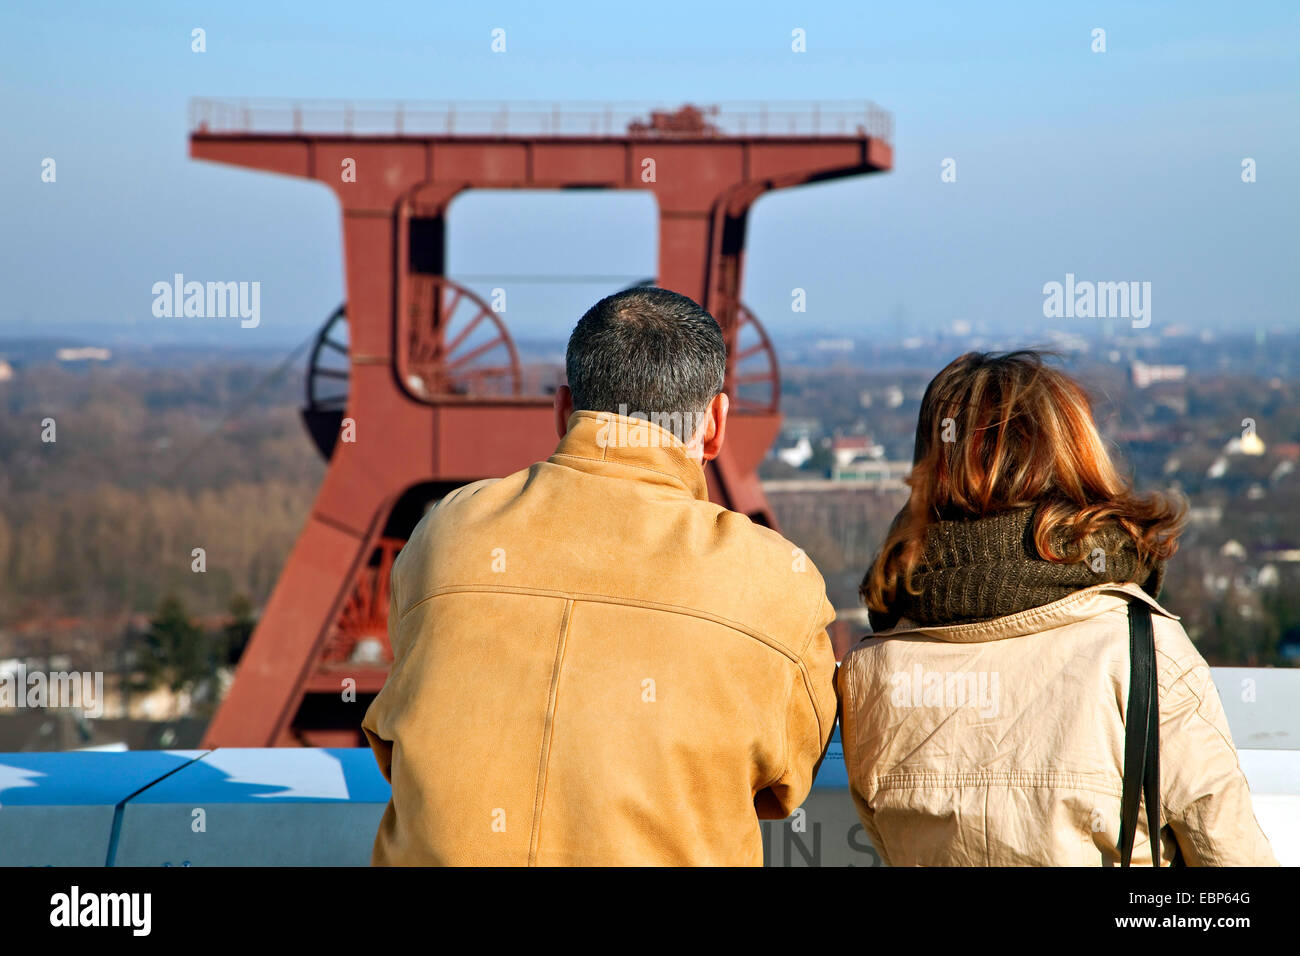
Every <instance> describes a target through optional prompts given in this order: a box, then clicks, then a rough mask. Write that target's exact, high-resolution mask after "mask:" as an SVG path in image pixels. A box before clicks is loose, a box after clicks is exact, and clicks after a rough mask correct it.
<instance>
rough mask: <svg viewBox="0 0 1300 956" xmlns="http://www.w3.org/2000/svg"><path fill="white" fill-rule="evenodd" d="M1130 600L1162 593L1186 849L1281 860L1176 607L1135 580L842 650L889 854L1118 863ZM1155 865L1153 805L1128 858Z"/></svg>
mask: <svg viewBox="0 0 1300 956" xmlns="http://www.w3.org/2000/svg"><path fill="white" fill-rule="evenodd" d="M1129 598H1132V599H1137V600H1142V601H1145V602H1147V603H1148V604H1150V605H1151V608H1152V626H1153V629H1154V632H1155V645H1156V659H1157V678H1158V681H1159V686H1160V698H1159V700H1160V751H1161V762H1160V785H1161V799H1162V802H1163V806H1162V807H1161V813H1162V819H1163V820H1164V822H1165V824H1166V826H1172V828H1173V832H1174V833H1175V834H1176V835H1177V838H1178V844H1179V846H1180V847H1181V848H1182V851H1183V856H1184V859H1185V861H1186V862H1187V863H1188V864H1189V865H1193V866H1195V865H1205V866H1241V865H1263V864H1269V865H1276V860H1275V859H1274V857H1273V853H1272V850H1271V849H1270V847H1269V844H1268V840H1267V839H1266V838H1265V836H1264V834H1263V832H1262V831H1261V830H1260V828H1259V824H1258V823H1257V822H1256V820H1255V815H1254V812H1253V811H1252V809H1251V802H1250V792H1249V790H1248V788H1247V785H1246V779H1245V777H1244V776H1243V774H1242V772H1241V768H1240V765H1239V764H1238V761H1237V752H1236V749H1235V748H1234V747H1233V744H1232V737H1231V735H1230V733H1229V730H1228V723H1227V720H1226V719H1225V717H1224V714H1223V708H1222V705H1221V704H1220V702H1219V695H1218V692H1217V691H1216V690H1215V687H1214V684H1213V683H1212V682H1211V680H1210V671H1209V668H1208V667H1207V666H1206V664H1205V661H1204V660H1203V659H1202V658H1201V655H1200V654H1199V653H1197V651H1196V649H1195V648H1194V647H1193V646H1192V643H1191V641H1189V640H1188V638H1187V635H1186V633H1184V631H1183V628H1182V625H1180V624H1179V623H1178V618H1177V617H1176V616H1175V615H1173V614H1170V613H1169V612H1168V611H1166V610H1165V609H1164V608H1162V607H1160V605H1159V604H1157V603H1156V602H1155V601H1154V600H1152V599H1151V598H1150V597H1149V596H1148V595H1147V594H1146V593H1145V592H1143V591H1142V590H1141V588H1139V587H1137V586H1136V585H1130V584H1126V585H1113V584H1107V585H1099V586H1097V587H1092V588H1088V589H1087V590H1083V591H1079V592H1077V593H1075V594H1072V595H1070V596H1069V597H1067V598H1064V599H1062V600H1059V601H1055V602H1053V603H1051V604H1047V605H1044V606H1043V607H1039V608H1034V609H1032V610H1029V611H1024V612H1021V613H1019V614H1012V615H1009V616H1007V617H1002V618H998V619H996V620H993V621H988V622H984V623H979V624H964V625H956V626H952V627H924V628H910V627H909V626H908V625H907V622H902V623H901V624H900V626H899V627H898V628H895V629H894V630H892V631H889V632H887V634H886V635H883V636H873V637H871V638H869V639H866V640H864V641H863V642H862V643H861V644H860V645H858V647H857V648H855V649H854V650H853V651H852V653H850V654H849V655H848V656H847V657H846V658H845V660H844V663H843V665H842V666H841V668H840V675H839V679H840V688H841V692H842V694H843V740H844V759H845V763H846V765H847V769H848V773H849V783H850V787H851V791H852V794H853V799H854V803H855V804H856V806H857V810H858V815H859V816H860V817H861V818H862V823H863V826H864V827H866V829H867V831H868V833H869V834H870V836H871V838H872V841H873V842H874V843H875V846H876V849H877V850H878V851H879V853H880V855H881V857H882V858H883V859H884V860H885V862H886V863H889V864H891V865H894V866H907V865H924V866H939V865H950V866H979V865H991V866H1015V865H1036V866H1043V865H1066V866H1105V865H1115V864H1117V863H1118V862H1119V853H1118V851H1117V850H1116V849H1115V846H1116V843H1117V842H1118V839H1119V833H1118V821H1119V811H1120V790H1121V787H1122V782H1123V769H1122V768H1123V762H1124V711H1125V708H1126V707H1127V704H1128V685H1129V653H1128V640H1129V638H1128V621H1127V608H1128V599H1129ZM1165 832H1166V836H1167V835H1168V830H1166V831H1165ZM1162 849H1163V853H1162V856H1163V857H1164V858H1165V859H1166V860H1167V859H1169V858H1170V857H1171V856H1172V853H1173V846H1172V845H1170V843H1169V841H1168V840H1165V841H1163V843H1162ZM1150 863H1151V845H1150V840H1149V839H1148V836H1147V830H1146V811H1145V809H1143V810H1142V811H1141V813H1140V820H1139V828H1138V832H1137V839H1136V843H1135V845H1134V851H1133V865H1135V866H1137V865H1139V864H1146V865H1148V866H1149V865H1150Z"/></svg>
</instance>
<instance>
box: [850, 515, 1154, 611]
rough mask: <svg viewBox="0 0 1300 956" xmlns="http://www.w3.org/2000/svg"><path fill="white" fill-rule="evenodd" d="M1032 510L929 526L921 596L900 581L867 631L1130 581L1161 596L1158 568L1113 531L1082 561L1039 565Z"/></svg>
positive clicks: (1037, 603) (1033, 603)
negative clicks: (1100, 556)
mask: <svg viewBox="0 0 1300 956" xmlns="http://www.w3.org/2000/svg"><path fill="white" fill-rule="evenodd" d="M1035 510H1036V509H1035V508H1032V507H1030V508H1021V509H1017V510H1014V511H1005V512H1002V513H1001V514H994V515H988V516H985V517H981V518H972V519H968V520H960V521H938V522H935V523H934V524H932V525H930V527H929V528H928V529H927V530H926V538H925V550H924V553H923V554H922V557H921V560H920V562H919V563H918V564H917V566H916V570H915V571H914V572H913V574H912V587H913V588H914V589H916V590H919V591H920V592H921V593H920V594H910V593H908V592H907V590H906V589H905V588H904V587H903V586H902V582H901V581H900V583H899V587H898V593H897V594H895V595H894V601H893V605H892V606H891V607H890V608H889V609H888V610H887V611H886V612H884V613H881V612H878V611H871V612H870V621H871V628H872V630H873V631H884V630H888V629H889V628H891V627H894V626H895V625H896V624H897V623H898V622H899V620H901V619H906V620H908V621H910V622H911V623H913V624H916V625H920V626H931V627H933V626H942V625H948V624H969V623H974V622H976V621H988V620H992V619H993V618H996V617H1003V616H1005V615H1007V614H1016V613H1018V612H1020V611H1027V610H1029V609H1030V608H1035V607H1041V606H1042V605H1044V604H1050V603H1052V602H1053V601H1057V600H1060V599H1061V598H1064V597H1068V596H1069V595H1071V594H1073V593H1074V592H1075V591H1080V590H1083V589H1084V588H1089V587H1092V586H1093V585H1096V584H1102V583H1106V582H1115V583H1120V582H1125V581H1136V582H1138V583H1139V584H1140V585H1141V586H1142V588H1143V590H1145V591H1146V592H1147V593H1148V594H1150V595H1151V596H1152V597H1157V596H1158V595H1159V593H1160V587H1161V585H1162V584H1163V582H1164V573H1165V568H1164V562H1163V561H1161V562H1158V563H1157V564H1156V565H1155V566H1154V567H1151V566H1144V565H1142V564H1141V563H1140V562H1139V561H1138V557H1137V548H1136V546H1135V545H1134V543H1133V539H1132V538H1131V537H1129V536H1128V535H1127V534H1126V533H1125V532H1124V531H1123V529H1121V528H1119V527H1118V526H1112V527H1110V528H1107V529H1104V530H1103V531H1101V532H1099V533H1098V534H1097V535H1095V536H1094V538H1093V540H1090V541H1088V542H1087V544H1086V547H1085V549H1084V552H1083V553H1084V556H1085V560H1083V561H1079V562H1075V563H1073V564H1061V563H1059V562H1056V561H1048V560H1047V559H1045V558H1043V557H1042V556H1041V555H1039V553H1038V550H1037V548H1035V547H1034V533H1033V516H1034V512H1035ZM895 520H896V521H897V519H895ZM1095 548H1101V549H1103V550H1104V551H1105V562H1104V566H1103V564H1102V562H1101V561H1099V560H1096V559H1094V558H1091V557H1090V556H1091V555H1093V553H1094V549H1095ZM1094 568H1095V569H1094Z"/></svg>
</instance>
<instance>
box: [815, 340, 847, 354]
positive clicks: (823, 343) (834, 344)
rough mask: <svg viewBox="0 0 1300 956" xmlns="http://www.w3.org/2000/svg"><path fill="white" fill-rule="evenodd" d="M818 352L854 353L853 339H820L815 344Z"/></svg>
mask: <svg viewBox="0 0 1300 956" xmlns="http://www.w3.org/2000/svg"><path fill="white" fill-rule="evenodd" d="M813 348H814V349H816V350H817V351H818V352H852V351H853V340H852V339H818V340H817V341H816V342H814V343H813Z"/></svg>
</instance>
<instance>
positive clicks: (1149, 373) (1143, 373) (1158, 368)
mask: <svg viewBox="0 0 1300 956" xmlns="http://www.w3.org/2000/svg"><path fill="white" fill-rule="evenodd" d="M1129 371H1130V373H1131V374H1132V376H1133V384H1134V385H1136V386H1137V387H1138V388H1150V387H1151V386H1152V385H1155V384H1156V383H1158V382H1181V381H1183V380H1184V379H1186V378H1187V366H1186V365H1148V364H1147V363H1146V362H1138V361H1134V362H1133V364H1132V365H1130V366H1129Z"/></svg>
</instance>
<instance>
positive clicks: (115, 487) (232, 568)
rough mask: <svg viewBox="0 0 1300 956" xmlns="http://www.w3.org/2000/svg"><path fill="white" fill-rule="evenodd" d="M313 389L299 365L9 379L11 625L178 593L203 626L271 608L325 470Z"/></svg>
mask: <svg viewBox="0 0 1300 956" xmlns="http://www.w3.org/2000/svg"><path fill="white" fill-rule="evenodd" d="M300 389H301V376H300V373H298V372H295V371H292V370H290V371H289V372H288V373H287V374H285V375H283V376H281V377H280V378H278V379H272V380H270V381H268V380H267V378H266V370H265V369H258V368H249V367H247V366H244V365H220V364H215V365H198V366H194V367H191V368H187V369H163V370H159V369H148V370H145V369H136V368H130V367H111V366H110V367H104V368H95V369H88V370H81V371H69V370H67V369H64V368H61V367H58V366H52V365H51V366H40V367H29V368H25V369H20V370H19V371H18V374H16V375H15V376H14V378H13V379H11V380H10V381H8V382H4V383H0V410H2V413H0V626H5V625H12V624H14V623H16V622H20V621H26V620H32V619H41V618H46V617H52V616H80V615H95V614H119V613H122V612H152V611H154V610H156V609H157V608H158V607H159V604H160V602H161V601H162V599H163V598H164V597H165V596H167V595H174V596H176V597H177V598H178V599H180V600H182V601H183V602H184V604H185V606H186V607H187V608H189V609H190V610H191V611H192V612H193V613H195V614H199V615H213V614H219V613H222V612H224V611H225V610H226V609H227V608H228V607H229V605H230V602H231V600H232V599H233V598H234V597H235V596H236V595H244V596H246V597H247V598H248V599H249V600H250V601H251V602H252V603H253V604H254V605H255V606H260V605H261V604H262V603H263V602H264V601H265V599H266V597H267V595H268V594H269V593H270V590H271V588H272V586H273V585H274V583H275V580H276V578H277V576H278V575H279V573H280V569H281V567H282V566H283V564H284V560H285V557H286V556H287V554H288V552H289V549H290V548H291V546H292V544H293V541H294V540H295V538H296V536H297V534H298V532H299V530H300V529H301V527H302V524H303V522H304V520H305V519H306V516H307V512H308V510H309V508H310V507H311V502H312V501H313V499H314V498H315V495H316V491H317V489H318V487H319V484H320V480H321V477H322V476H323V474H324V463H323V462H321V461H320V459H319V456H318V455H317V453H316V451H315V448H314V447H313V446H312V445H311V443H310V441H309V439H308V438H307V436H306V434H305V432H304V431H303V429H302V426H301V424H300V422H299V419H298V412H297V405H298V404H299V401H300V395H301V391H300ZM51 438H52V439H53V440H49V439H51ZM196 548H201V549H202V550H203V562H202V563H203V565H204V566H205V570H203V571H196V570H195V567H196V560H195V555H194V551H195V549H196Z"/></svg>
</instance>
